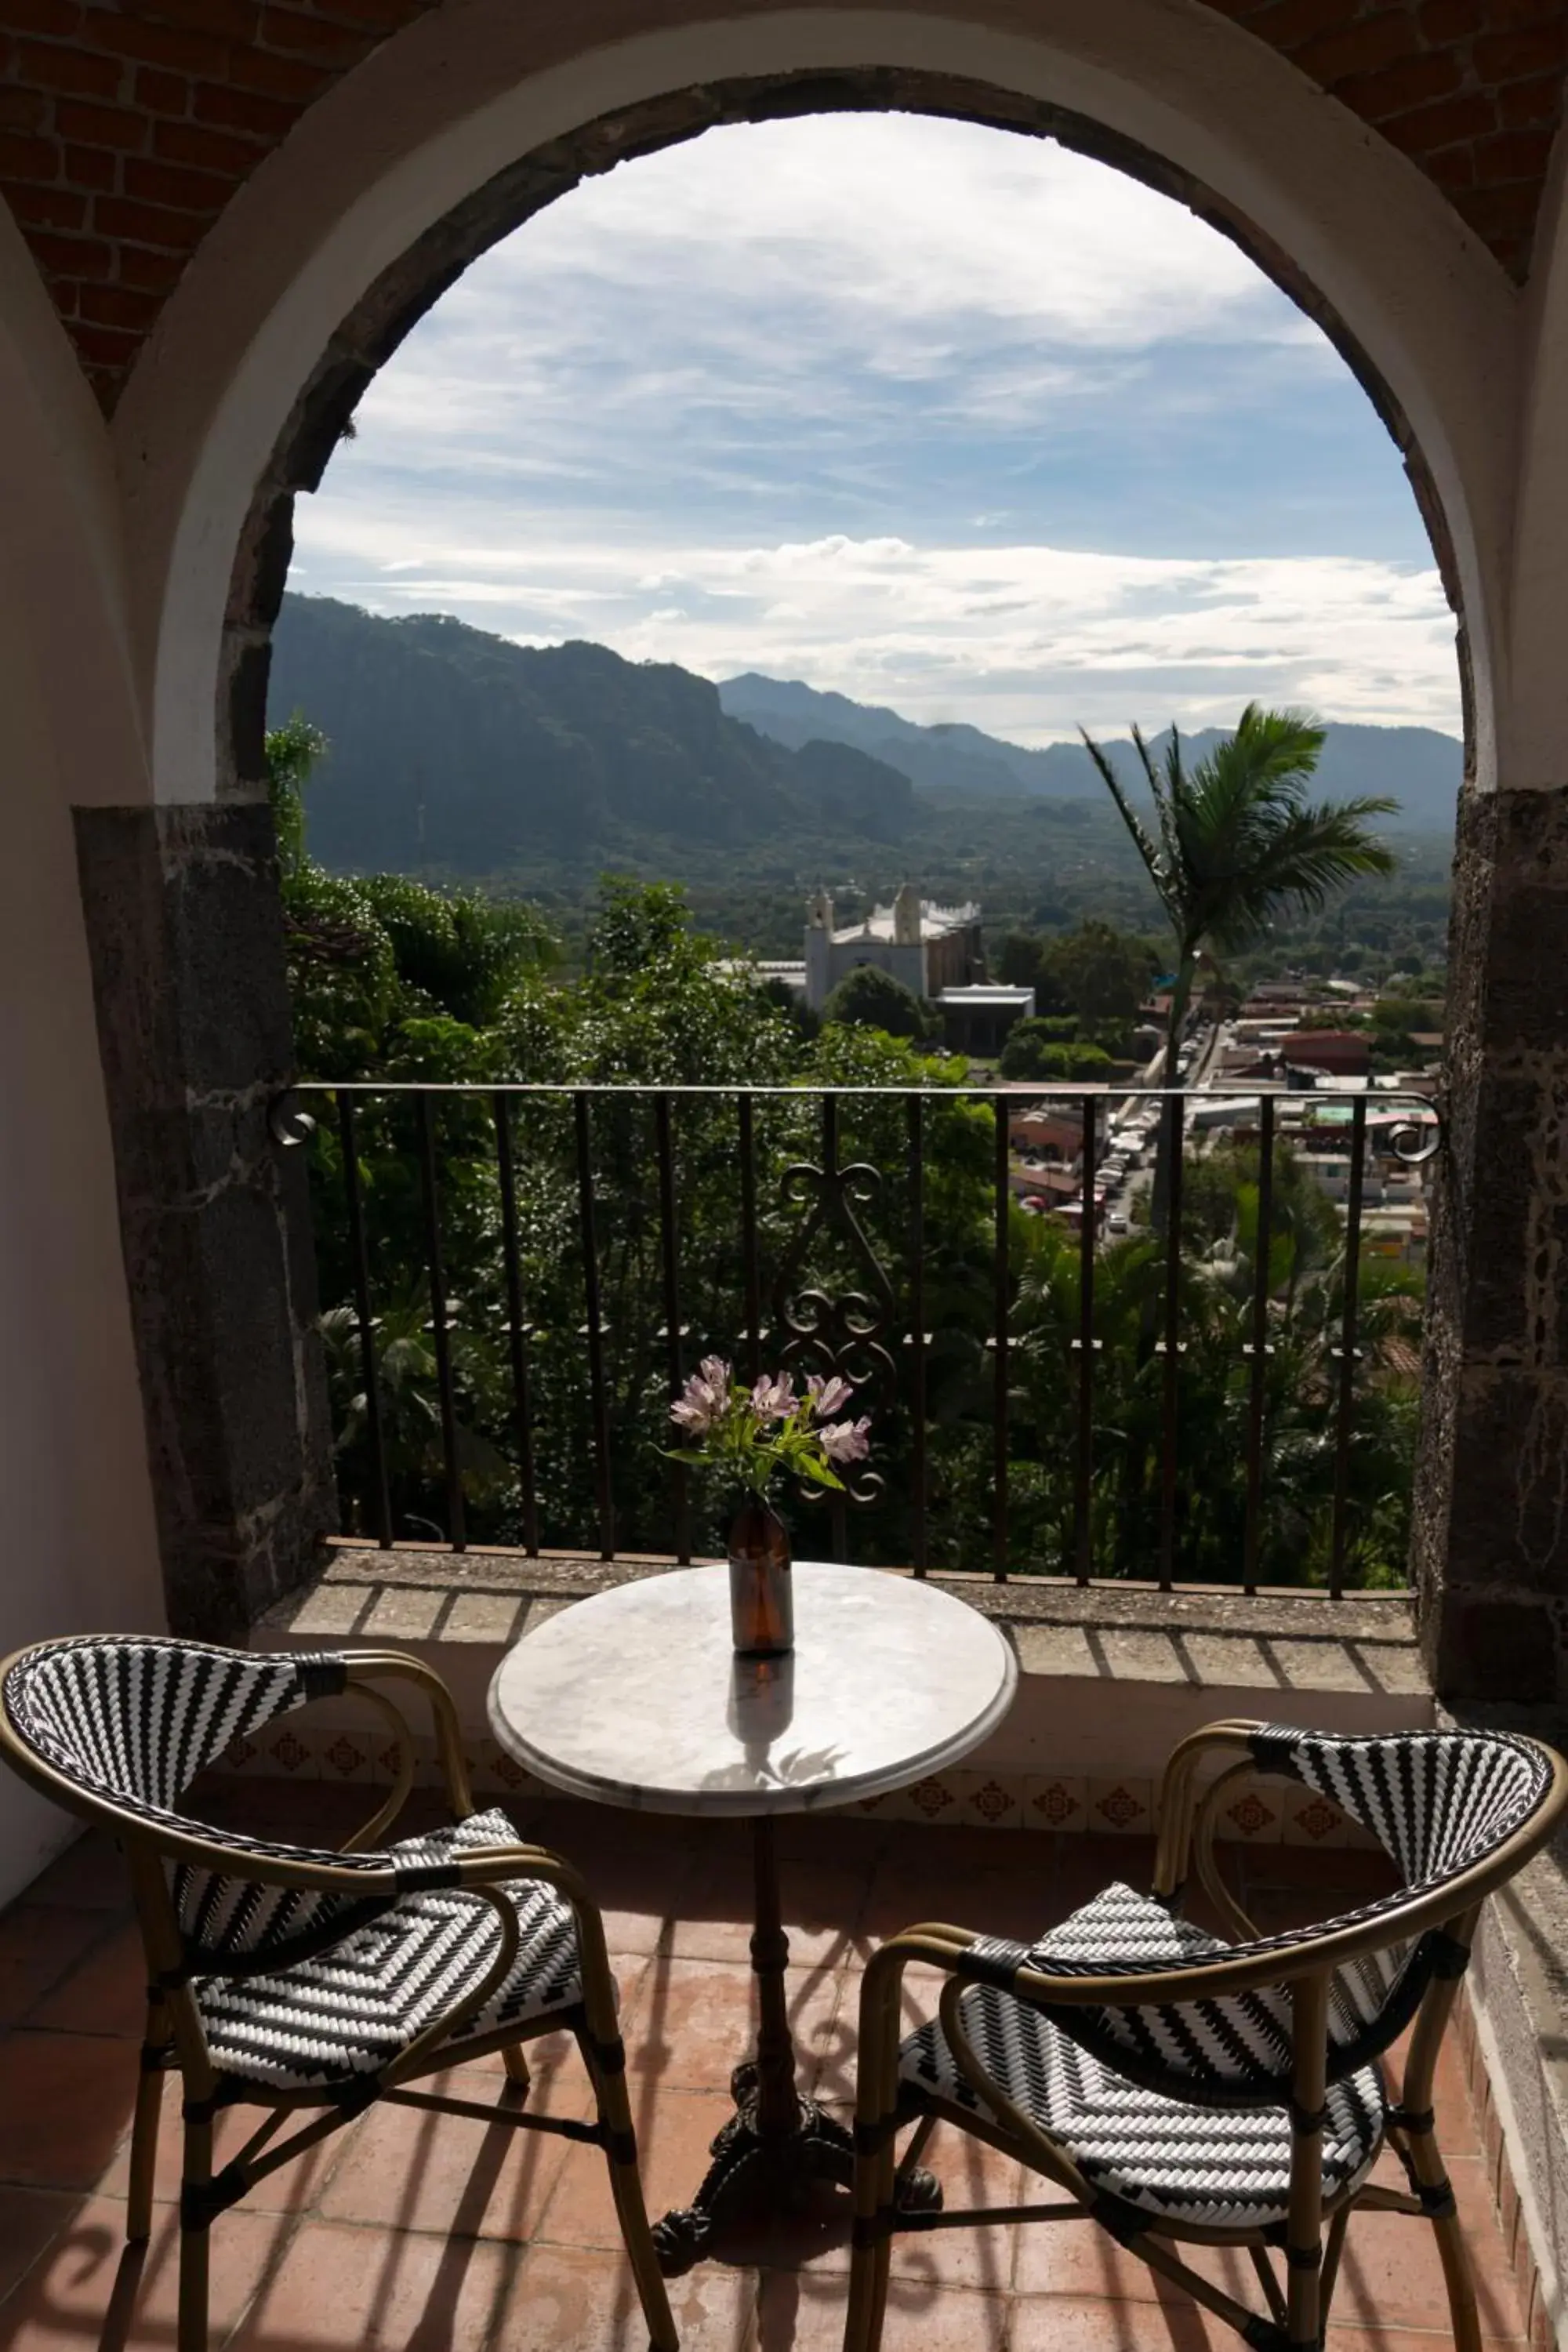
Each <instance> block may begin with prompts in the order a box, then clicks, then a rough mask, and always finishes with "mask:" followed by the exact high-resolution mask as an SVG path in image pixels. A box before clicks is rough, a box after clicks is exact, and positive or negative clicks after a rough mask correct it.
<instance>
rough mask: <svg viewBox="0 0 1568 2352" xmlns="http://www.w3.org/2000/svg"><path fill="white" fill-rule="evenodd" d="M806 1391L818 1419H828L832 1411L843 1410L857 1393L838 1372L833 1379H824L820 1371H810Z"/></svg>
mask: <svg viewBox="0 0 1568 2352" xmlns="http://www.w3.org/2000/svg"><path fill="white" fill-rule="evenodd" d="M805 1392H806V1394H807V1396H809V1397H810V1399H811V1404H812V1411H813V1412H814V1413H815V1414H816V1418H817V1420H818V1421H826V1419H827V1416H828V1414H829V1413H830V1412H843V1410H844V1408H845V1406H846V1405H847V1403H848V1402H849V1400H850V1398H851V1397H852V1396H853V1395H854V1393H855V1391H854V1390H853V1389H852V1388H851V1387H850V1385H849V1383H848V1381H841V1380H840V1379H839V1377H838V1375H837V1372H835V1373H834V1375H833V1378H832V1379H831V1380H826V1379H824V1377H823V1375H822V1374H821V1373H820V1372H810V1373H808V1374H807V1376H806V1382H805Z"/></svg>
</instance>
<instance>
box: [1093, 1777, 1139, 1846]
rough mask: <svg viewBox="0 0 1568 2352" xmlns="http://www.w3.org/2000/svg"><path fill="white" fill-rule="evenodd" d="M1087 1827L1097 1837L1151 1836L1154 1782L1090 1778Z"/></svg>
mask: <svg viewBox="0 0 1568 2352" xmlns="http://www.w3.org/2000/svg"><path fill="white" fill-rule="evenodd" d="M1088 1827H1089V1830H1090V1831H1092V1832H1093V1833H1094V1834H1095V1835H1096V1836H1097V1837H1152V1834H1153V1831H1154V1790H1153V1785H1152V1782H1151V1781H1148V1780H1090V1781H1089V1820H1088Z"/></svg>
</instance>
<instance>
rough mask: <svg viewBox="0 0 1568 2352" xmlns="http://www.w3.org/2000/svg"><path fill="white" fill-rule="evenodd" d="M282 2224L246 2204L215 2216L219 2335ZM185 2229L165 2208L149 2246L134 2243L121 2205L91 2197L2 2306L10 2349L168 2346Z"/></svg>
mask: <svg viewBox="0 0 1568 2352" xmlns="http://www.w3.org/2000/svg"><path fill="white" fill-rule="evenodd" d="M282 2226H286V2225H281V2224H279V2222H278V2221H276V2220H274V2219H268V2218H267V2217H265V2216H263V2215H259V2214H246V2213H226V2214H225V2215H224V2216H223V2218H222V2219H221V2220H220V2221H218V2222H216V2224H215V2226H214V2229H213V2234H212V2247H211V2252H210V2253H209V2256H208V2261H209V2264H210V2288H211V2301H210V2305H209V2308H210V2311H211V2314H212V2339H211V2340H212V2342H213V2343H214V2344H215V2345H220V2344H221V2343H222V2342H223V2340H224V2338H225V2336H226V2335H227V2334H228V2333H229V2331H230V2330H231V2329H232V2327H233V2326H234V2325H235V2322H236V2321H237V2319H238V2317H239V2315H240V2314H241V2312H242V2311H243V2310H244V2309H245V2306H246V2305H247V2303H248V2302H249V2301H250V2298H251V2297H252V2295H253V2294H255V2293H256V2290H257V2287H258V2284H259V2282H260V2281H261V2279H262V2277H263V2275H264V2273H265V2272H266V2270H267V2267H268V2263H270V2262H271V2260H272V2259H273V2257H274V2255H275V2253H276V2252H277V2251H278V2243H279V2240H278V2232H279V2228H280V2227H282ZM178 2239H179V2233H178V2230H177V2228H176V2226H175V2221H174V2215H173V2214H172V2213H165V2214H164V2215H163V2216H162V2217H161V2219H160V2220H159V2221H158V2222H157V2223H156V2224H155V2226H154V2229H153V2237H152V2239H151V2241H150V2242H149V2243H148V2245H147V2248H146V2250H145V2252H144V2254H143V2255H142V2256H138V2255H137V2254H136V2253H134V2252H130V2253H128V2252H127V2250H126V2246H125V2209H124V2207H123V2206H122V2205H121V2204H118V2203H116V2202H115V2201H113V2200H110V2199H108V2198H94V2199H90V2200H88V2201H87V2202H86V2203H84V2204H83V2205H81V2206H80V2207H79V2209H78V2210H77V2213H76V2216H75V2218H74V2220H73V2221H71V2223H70V2225H69V2227H68V2228H67V2229H66V2230H64V2231H61V2233H60V2235H59V2236H58V2238H57V2239H56V2240H55V2242H54V2243H53V2244H52V2245H51V2246H50V2247H49V2248H48V2250H47V2252H46V2253H45V2254H44V2255H43V2256H42V2257H41V2259H40V2260H39V2261H37V2262H36V2263H34V2265H33V2267H32V2269H31V2270H30V2271H29V2272H28V2273H27V2275H26V2278H25V2279H24V2280H23V2281H22V2283H21V2284H20V2285H19V2286H18V2287H17V2288H16V2290H15V2292H14V2293H13V2294H11V2296H10V2297H9V2298H8V2300H7V2301H6V2303H5V2305H4V2307H3V2308H0V2336H4V2339H5V2346H6V2352H72V2347H79V2352H121V2347H123V2352H169V2347H171V2346H172V2345H173V2343H174V2314H175V2307H176V2300H177V2294H178V2286H179V2242H178Z"/></svg>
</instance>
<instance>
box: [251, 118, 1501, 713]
mask: <svg viewBox="0 0 1568 2352" xmlns="http://www.w3.org/2000/svg"><path fill="white" fill-rule="evenodd" d="M357 421H358V428H359V431H358V437H357V439H356V440H354V441H353V442H351V443H346V444H345V445H344V446H343V447H342V449H341V450H340V452H339V453H338V455H337V457H335V458H334V459H333V462H332V464H331V467H330V468H329V470H328V473H327V476H326V478H325V480H324V482H323V484H322V487H321V490H320V491H319V492H318V494H317V495H316V496H315V497H314V498H313V499H301V500H300V504H299V509H298V514H297V523H296V527H297V538H298V552H297V556H296V562H295V567H294V572H293V577H292V583H291V584H292V585H294V586H295V587H297V588H299V589H300V590H302V591H304V592H306V593H314V594H331V595H338V596H344V597H348V598H349V599H351V600H352V601H353V602H355V603H357V604H365V605H368V606H369V607H371V609H373V610H374V611H377V612H384V613H403V612H417V611H438V612H447V613H456V614H459V615H460V616H461V617H462V618H463V619H465V620H468V621H471V622H473V623H474V624H475V625H477V626H479V627H480V628H486V629H491V630H494V631H496V632H497V633H498V634H500V635H508V636H512V637H516V638H518V639H519V640H521V641H522V642H525V643H529V644H551V643H555V642H558V641H559V640H561V639H563V638H565V637H592V638H595V639H597V640H599V641H600V642H601V643H604V644H606V645H610V646H615V647H616V649H617V650H618V651H619V652H621V653H623V654H625V655H626V656H628V657H631V658H633V659H654V660H665V661H677V662H680V663H682V664H683V665H684V666H685V667H688V668H690V669H694V670H697V671H700V672H701V673H702V674H703V675H705V676H707V677H716V678H717V677H727V676H730V675H731V674H733V673H734V672H736V671H738V670H742V669H759V670H764V671H767V672H768V673H770V674H771V675H773V676H776V677H800V678H805V679H806V680H807V681H808V682H809V683H810V684H812V685H814V686H818V687H833V688H837V689H838V690H839V691H841V692H843V693H846V694H850V695H854V696H856V697H857V698H859V699H862V700H866V701H875V702H883V703H889V704H891V705H892V706H893V707H894V708H895V709H899V710H901V711H903V712H904V713H905V714H906V715H907V716H908V717H910V718H911V719H921V720H925V721H928V722H929V721H932V720H937V719H969V720H971V721H973V723H974V724H975V725H977V726H981V727H985V728H988V729H990V730H992V731H993V732H995V733H1000V734H1005V735H1008V736H1010V737H1012V738H1014V739H1015V740H1019V741H1026V742H1044V741H1048V740H1053V739H1055V738H1058V737H1061V736H1063V735H1068V734H1070V733H1071V732H1072V731H1073V730H1074V729H1075V727H1076V726H1077V724H1078V723H1079V721H1080V720H1081V721H1082V722H1084V723H1085V724H1087V725H1089V726H1090V727H1091V728H1094V729H1097V730H1115V731H1117V732H1121V731H1122V730H1123V729H1124V728H1125V725H1126V723H1127V721H1128V720H1129V719H1139V720H1141V721H1142V722H1143V723H1144V724H1146V725H1148V726H1149V727H1151V728H1156V727H1160V726H1163V724H1164V723H1165V722H1166V721H1167V720H1169V719H1172V718H1175V719H1179V720H1181V721H1182V722H1183V723H1184V725H1186V726H1195V725H1209V724H1225V723H1227V722H1229V721H1231V720H1233V719H1234V718H1235V715H1236V712H1237V709H1239V708H1240V706H1241V704H1242V703H1243V702H1244V701H1246V700H1247V698H1249V697H1252V696H1257V697H1258V698H1263V699H1266V700H1270V701H1276V702H1281V701H1290V702H1298V703H1306V704H1308V705H1310V706H1311V707H1313V708H1315V709H1318V710H1320V711H1321V712H1322V713H1323V715H1325V716H1326V717H1330V718H1339V719H1372V720H1382V721H1385V722H1415V723H1420V724H1425V725H1427V726H1436V727H1442V728H1445V729H1447V730H1449V731H1452V732H1457V731H1458V680H1457V674H1456V669H1455V662H1454V653H1453V625H1452V621H1451V618H1450V616H1449V614H1448V613H1447V608H1446V606H1445V604H1444V602H1443V597H1442V593H1441V590H1440V588H1439V585H1438V583H1437V578H1436V571H1435V569H1434V567H1433V563H1432V557H1431V552H1430V550H1429V548H1428V546H1427V544H1426V539H1425V536H1424V534H1423V532H1422V530H1421V525H1420V522H1419V519H1418V517H1417V515H1416V512H1415V504H1414V501H1413V500H1412V499H1411V496H1410V492H1409V489H1408V487H1407V485H1406V483H1405V477H1404V473H1403V469H1402V467H1401V466H1400V462H1399V458H1398V456H1397V453H1396V452H1395V450H1394V446H1393V445H1392V443H1391V442H1390V441H1389V440H1388V438H1387V436H1386V435H1385V434H1384V430H1383V427H1382V426H1381V425H1380V424H1379V423H1378V420H1377V418H1376V416H1375V415H1373V411H1372V409H1371V407H1370V405H1369V404H1368V403H1367V401H1366V398H1365V396H1364V394H1363V393H1362V391H1361V390H1360V388H1359V386H1358V385H1357V384H1356V383H1355V382H1354V381H1353V379H1352V377H1351V375H1350V374H1349V373H1348V372H1347V370H1346V369H1345V367H1344V365H1343V363H1342V362H1341V360H1340V359H1339V358H1338V356H1337V355H1336V354H1335V353H1334V352H1333V351H1332V350H1331V347H1330V346H1329V344H1328V343H1327V342H1326V341H1324V339H1323V338H1322V336H1321V334H1320V333H1319V332H1318V331H1317V330H1316V329H1315V328H1314V327H1312V326H1311V325H1310V323H1309V322H1308V321H1307V320H1305V319H1304V318H1303V317H1302V316H1301V314H1300V312H1299V311H1298V310H1296V309H1295V308H1294V307H1293V305H1292V304H1291V303H1290V302H1289V301H1288V300H1287V299H1286V298H1285V297H1284V296H1283V295H1282V294H1280V293H1279V292H1278V291H1277V290H1276V289H1275V288H1274V287H1272V286H1271V285H1270V284H1269V283H1268V280H1267V279H1266V278H1262V277H1261V276H1260V275H1259V273H1258V271H1257V270H1256V269H1255V268H1253V266H1252V265H1251V263H1250V262H1248V261H1247V260H1246V259H1245V258H1244V257H1242V256H1241V255H1240V254H1239V253H1237V251H1236V249H1235V248H1234V247H1232V246H1231V245H1230V244H1228V242H1227V241H1226V239H1225V238H1223V237H1221V236H1218V235H1217V234H1216V233H1215V231H1213V230H1211V229H1209V228H1207V227H1205V226H1204V225H1203V224H1202V223H1201V222H1198V221H1195V220H1194V219H1193V218H1192V217H1191V215H1188V214H1187V213H1185V212H1184V211H1183V210H1182V209H1181V208H1180V207H1179V206H1177V205H1173V204H1171V203H1169V202H1168V201H1167V200H1166V199H1164V198H1163V197H1160V196H1156V195H1154V194H1151V193H1150V192H1149V191H1148V190H1146V189H1144V188H1142V187H1139V186H1138V185H1136V184H1134V183H1133V182H1131V181H1129V180H1127V179H1124V178H1123V177H1122V176H1121V174H1119V173H1114V172H1112V171H1110V170H1109V169H1107V168H1106V167H1105V166H1103V165H1100V164H1097V163H1089V162H1087V161H1086V160H1084V159H1083V158H1081V157H1079V156H1075V155H1071V154H1069V153H1067V152H1064V151H1063V150H1062V149H1060V148H1058V147H1056V146H1053V145H1050V144H1048V143H1046V142H1039V141H1035V140H1027V139H1023V138H1019V137H1016V136H1013V135H1010V134H1007V133H1005V132H999V131H985V130H981V129H978V128H976V127H973V126H972V125H969V124H963V123H950V122H939V121H925V120H923V119H920V118H916V117H910V116H873V117H868V116H858V117H814V118H809V119H806V120H804V121H795V122H782V123H772V124H765V125H762V126H758V127H755V128H748V127H736V128H729V129H724V130H720V131H710V132H708V133H707V134H706V135H705V136H704V137H702V138H701V139H699V140H696V141H694V142H691V143H690V144H689V145H686V146H683V147H679V148H675V149H671V150H670V151H668V152H666V153H664V154H662V155H658V156H654V157H650V158H647V159H645V160H643V161H641V162H639V163H631V164H627V165H623V166H622V167H620V168H619V169H617V170H616V171H615V172H613V173H609V174H607V175H606V176H605V178H603V179H600V180H596V181H593V182H590V183H588V184H586V185H584V187H582V188H580V189H578V190H576V191H575V192H574V194H571V195H569V196H567V197H564V198H563V199H562V201H561V202H560V203H558V204H556V205H552V207H551V209H550V210H549V211H548V212H546V213H544V214H542V215H540V217H539V218H538V219H536V220H534V221H531V222H530V223H529V224H528V226H526V227H524V228H523V229H521V230H520V231H519V232H518V233H517V235H516V236H512V237H510V239H508V240H507V242H506V243H505V244H503V245H501V246H499V247H496V248H495V250H494V251H493V252H491V253H490V254H489V255H487V256H486V257H484V258H483V259H482V260H480V261H479V262H478V263H476V264H475V266H474V267H473V268H472V269H470V270H469V271H468V275H467V276H466V277H465V278H463V279H462V280H461V281H460V283H459V284H458V286H457V287H455V288H454V289H452V291H451V292H450V293H448V294H447V296H446V297H445V298H444V299H443V300H442V301H441V302H439V303H438V304H437V307H436V309H435V310H433V311H432V312H431V313H430V315H429V317H428V318H427V319H426V320H424V321H423V322H422V323H421V324H420V325H419V326H418V327H417V328H416V330H415V331H414V332H413V334H412V335H410V336H409V338H408V339H407V341H405V343H404V345H403V347H402V349H401V350H400V351H399V352H397V353H396V354H395V357H394V359H393V360H392V362H390V363H389V365H388V366H387V367H386V368H385V369H384V371H383V373H382V374H381V375H380V377H379V378H378V379H377V381H376V383H374V385H373V386H372V388H371V390H370V392H369V394H367V396H366V398H365V400H364V401H363V404H362V405H361V408H360V411H359V416H358V420H357Z"/></svg>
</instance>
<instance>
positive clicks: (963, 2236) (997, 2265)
mask: <svg viewBox="0 0 1568 2352" xmlns="http://www.w3.org/2000/svg"><path fill="white" fill-rule="evenodd" d="M921 2161H922V2162H923V2163H924V2165H925V2167H926V2169H927V2170H928V2171H930V2172H934V2173H935V2175H936V2177H937V2179H939V2180H940V2181H941V2183H942V2202H943V2205H944V2207H945V2209H946V2210H948V2211H949V2212H957V2211H959V2210H961V2209H962V2208H963V2207H964V2206H966V2205H1016V2204H1018V2203H1020V2202H1021V2201H1022V2200H1023V2198H1024V2196H1025V2194H1026V2182H1027V2179H1028V2176H1027V2174H1026V2172H1025V2169H1024V2167H1023V2166H1022V2165H1021V2164H1017V2163H1016V2162H1015V2161H1014V2160H1013V2158H1011V2157H1005V2156H1002V2155H1001V2154H999V2153H998V2151H997V2150H996V2149H995V2148H994V2147H986V2145H985V2143H984V2141H983V2140H977V2139H972V2138H970V2137H969V2136H968V2135H967V2134H966V2133H963V2132H952V2131H950V2132H943V2131H940V2130H939V2131H938V2132H937V2134H936V2136H935V2137H934V2138H933V2139H932V2141H931V2146H930V2147H928V2148H927V2150H926V2152H925V2155H924V2157H923V2158H922V2159H921ZM1023 2234H1024V2232H1023V2231H1021V2230H1020V2229H1018V2228H1017V2227H1016V2224H1013V2223H997V2224H995V2225H994V2226H992V2227H989V2228H981V2227H976V2228H973V2229H963V2230H931V2231H909V2232H908V2233H906V2234H904V2235H901V2236H899V2237H895V2238H894V2240H893V2254H892V2274H893V2276H894V2277H895V2278H897V2279H907V2280H909V2281H910V2282H911V2284H920V2285H924V2286H938V2287H948V2286H973V2287H984V2289H986V2290H987V2292H989V2293H992V2294H1005V2293H1006V2292H1007V2290H1008V2289H1009V2288H1010V2287H1011V2285H1012V2284H1013V2266H1014V2263H1015V2261H1016V2256H1017V2252H1018V2241H1019V2239H1020V2238H1021V2237H1022V2236H1023ZM846 2266H847V2265H846Z"/></svg>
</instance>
